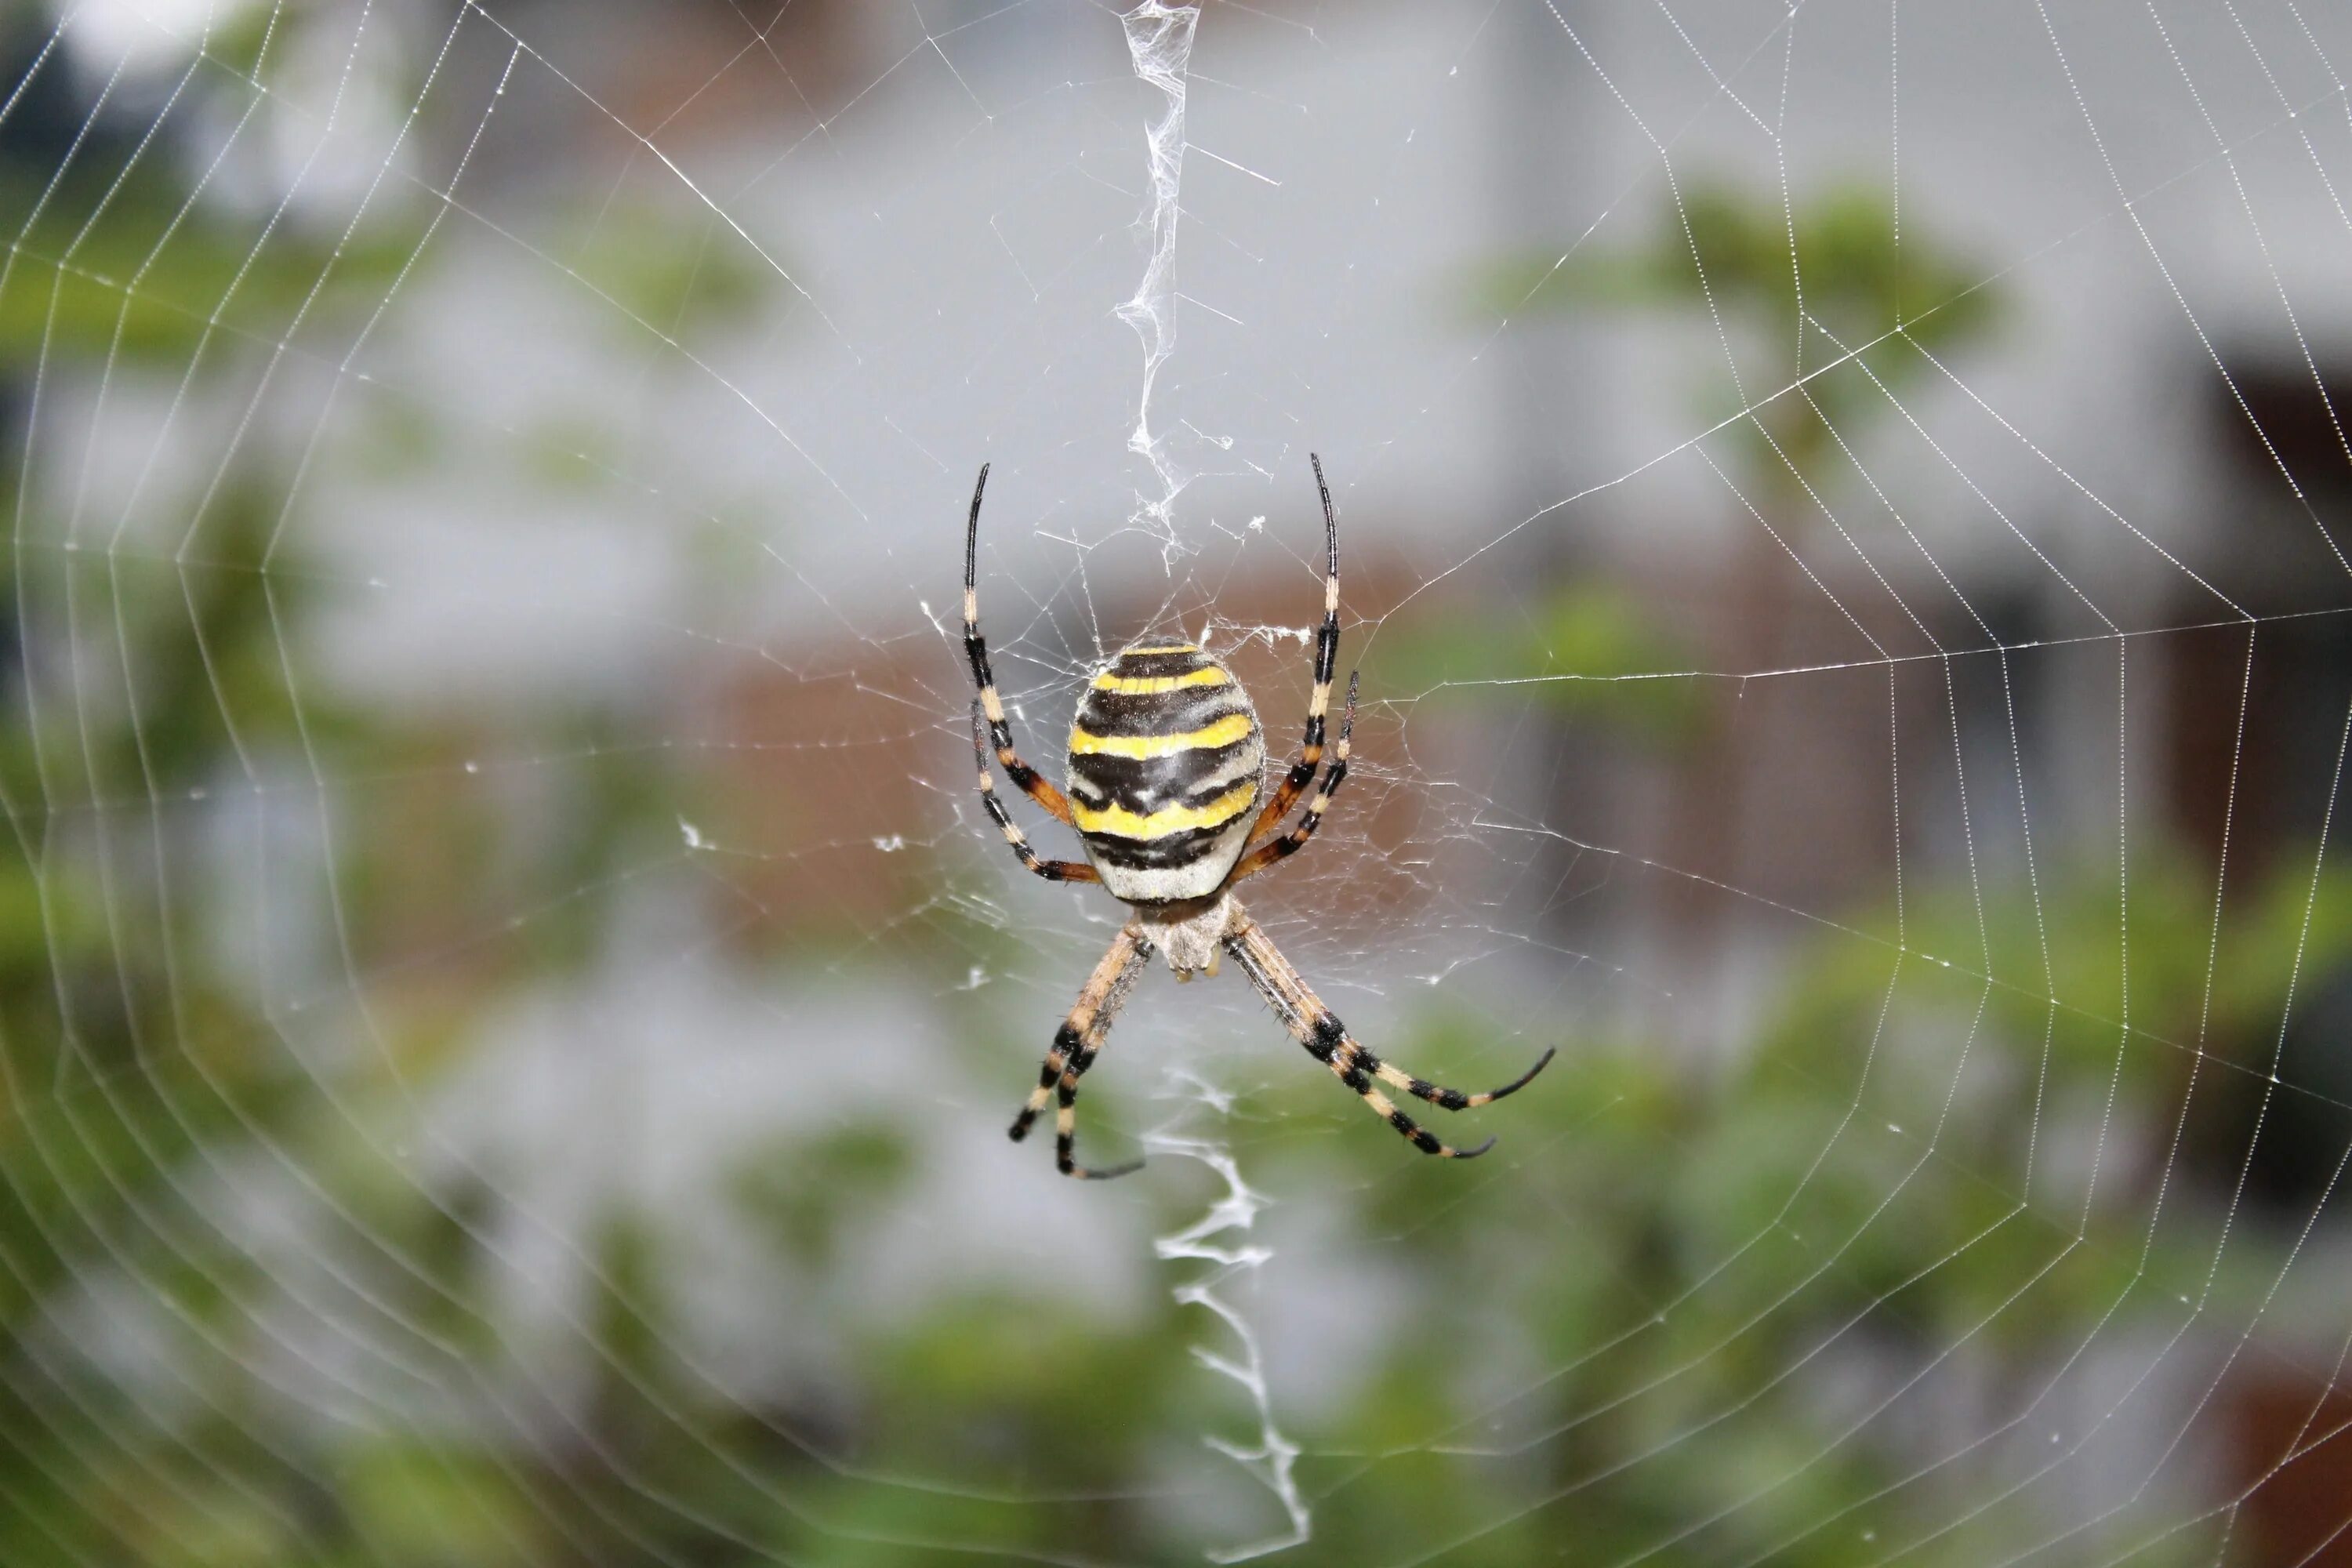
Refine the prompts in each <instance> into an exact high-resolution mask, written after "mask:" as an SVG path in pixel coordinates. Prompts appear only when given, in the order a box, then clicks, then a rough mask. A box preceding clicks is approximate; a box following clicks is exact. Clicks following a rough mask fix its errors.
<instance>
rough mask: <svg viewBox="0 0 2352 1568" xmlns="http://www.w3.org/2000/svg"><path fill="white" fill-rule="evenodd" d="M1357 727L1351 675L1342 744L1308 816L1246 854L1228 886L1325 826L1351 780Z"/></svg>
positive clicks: (1295, 850)
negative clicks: (1334, 798) (1351, 741)
mask: <svg viewBox="0 0 2352 1568" xmlns="http://www.w3.org/2000/svg"><path fill="white" fill-rule="evenodd" d="M1355 730H1356V678H1355V677H1354V676H1353V675H1350V676H1349V677H1348V706H1347V708H1346V710H1343V711H1342V712H1341V713H1340V715H1339V744H1338V745H1337V746H1334V747H1333V748H1332V749H1331V766H1330V769H1329V771H1328V772H1327V773H1324V775H1323V784H1322V787H1321V788H1319V789H1318V790H1317V791H1316V792H1315V798H1314V799H1313V800H1310V801H1308V802H1307V815H1306V816H1302V817H1300V818H1299V819H1298V826H1296V827H1294V828H1292V829H1291V830H1290V831H1289V832H1287V833H1286V834H1284V835H1283V836H1282V837H1279V838H1269V839H1267V840H1266V841H1265V843H1263V844H1261V845H1259V846H1258V847H1256V848H1255V849H1253V850H1251V851H1250V852H1249V853H1248V854H1246V855H1244V856H1243V857H1242V858H1241V861H1240V863H1239V864H1237V865H1235V866H1234V871H1233V875H1232V876H1231V877H1229V878H1227V879H1226V881H1227V884H1228V885H1230V884H1232V883H1234V882H1238V881H1241V880H1242V879H1244V878H1247V877H1255V876H1256V875H1257V874H1258V873H1259V872H1260V871H1263V870H1265V868H1267V867H1268V866H1271V865H1273V864H1275V863H1276V861H1279V860H1282V859H1285V858H1287V857H1289V856H1292V855H1296V854H1297V853H1298V852H1299V851H1300V850H1301V849H1304V848H1306V847H1307V840H1309V839H1311V838H1313V837H1315V831H1316V829H1317V828H1319V827H1321V826H1323V814H1324V813H1325V812H1326V811H1328V809H1330V805H1331V797H1332V796H1333V795H1337V794H1339V785H1340V784H1343V783H1345V782H1346V780H1347V777H1348V742H1349V738H1350V737H1351V736H1352V735H1353V734H1354V733H1355Z"/></svg>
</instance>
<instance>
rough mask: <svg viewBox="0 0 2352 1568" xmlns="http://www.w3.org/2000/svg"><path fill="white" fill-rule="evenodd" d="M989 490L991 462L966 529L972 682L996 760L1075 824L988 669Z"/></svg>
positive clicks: (967, 647)
mask: <svg viewBox="0 0 2352 1568" xmlns="http://www.w3.org/2000/svg"><path fill="white" fill-rule="evenodd" d="M986 489H988V465H987V464H986V463H982V465H981V466H980V482H979V483H978V484H976V485H974V486H972V488H971V520H970V521H967V522H966V523H965V524H964V531H963V652H964V658H966V659H968V660H970V661H971V679H972V684H973V685H975V686H977V687H978V688H979V689H980V708H981V711H982V712H984V713H985V714H987V716H988V733H989V739H990V740H991V741H992V742H994V743H995V746H996V762H997V765H998V766H1000V767H1002V768H1003V770H1004V776H1005V777H1007V778H1009V779H1011V780H1012V781H1013V784H1014V786H1015V787H1016V788H1018V789H1019V790H1020V791H1021V792H1022V793H1023V794H1024V795H1027V796H1028V797H1029V798H1030V799H1031V800H1034V801H1035V802H1036V803H1037V804H1038V805H1042V806H1044V807H1045V809H1046V810H1047V811H1048V812H1050V813H1052V814H1053V816H1054V817H1055V820H1056V821H1058V822H1060V823H1062V824H1063V825H1064V826H1076V819H1075V818H1074V817H1072V816H1071V815H1070V803H1069V801H1068V800H1067V799H1066V798H1065V797H1064V795H1063V794H1062V792H1061V791H1060V790H1058V789H1055V787H1054V786H1053V785H1052V784H1049V783H1047V782H1046V781H1045V779H1044V778H1042V777H1040V776H1039V774H1038V773H1037V770H1036V769H1034V768H1033V767H1031V766H1030V765H1029V764H1028V763H1024V762H1023V761H1022V760H1021V753H1020V752H1016V751H1014V750H1013V726H1012V725H1011V724H1010V723H1008V722H1006V721H1005V718H1004V699H1003V697H1001V696H999V695H998V694H997V690H996V672H995V671H994V670H992V669H991V668H989V664H988V642H987V639H985V638H984V637H982V636H981V635H980V585H979V584H980V577H979V571H980V498H981V493H982V491H984V490H986ZM982 771H983V772H984V771H985V770H984V769H983V770H982ZM1001 820H1002V818H1001V817H1000V821H1001Z"/></svg>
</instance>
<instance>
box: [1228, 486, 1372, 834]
mask: <svg viewBox="0 0 2352 1568" xmlns="http://www.w3.org/2000/svg"><path fill="white" fill-rule="evenodd" d="M1307 461H1308V462H1310V463H1312V464H1314V465H1315V489H1316V490H1317V492H1318V493H1319V494H1320V495H1321V496H1322V498H1323V626H1322V628H1321V629H1320V630H1318V632H1317V633H1316V634H1315V689H1314V690H1313V691H1311V692H1309V693H1308V694H1307V738H1306V740H1305V741H1304V742H1302V743H1301V744H1300V746H1299V749H1298V760H1297V762H1295V763H1291V764H1290V772H1289V773H1288V774H1287V775H1286V776H1285V777H1284V779H1283V781H1282V783H1281V784H1279V785H1277V786H1276V789H1275V792H1274V794H1273V795H1271V796H1270V797H1268V799H1267V801H1266V803H1265V809H1264V810H1263V811H1261V812H1259V813H1258V814H1257V821H1255V823H1253V824H1251V825H1250V832H1249V836H1250V837H1252V838H1255V837H1257V836H1258V835H1259V834H1261V833H1264V832H1265V830H1266V829H1268V828H1270V827H1272V826H1274V825H1275V824H1276V823H1277V822H1280V821H1281V820H1282V819H1283V818H1284V817H1286V816H1289V815H1290V808H1291V806H1292V805H1296V804H1297V800H1298V797H1299V795H1301V794H1302V793H1303V792H1304V791H1305V790H1306V788H1307V785H1308V784H1313V783H1314V782H1315V770H1316V769H1317V768H1318V767H1320V766H1321V765H1322V763H1323V716H1324V714H1325V712H1326V711H1327V710H1328V709H1329V708H1330V706H1331V677H1332V674H1333V672H1334V671H1335V670H1337V669H1338V668H1339V518H1338V516H1337V515H1335V514H1334V513H1333V512H1332V510H1331V487H1330V486H1328V485H1327V484H1325V483H1324V482H1323V459H1322V458H1318V457H1317V456H1316V455H1315V454H1314V453H1312V452H1309V453H1307ZM1355 684H1356V678H1355V677H1354V676H1352V675H1350V676H1349V678H1348V686H1349V690H1350V691H1352V690H1353V689H1355Z"/></svg>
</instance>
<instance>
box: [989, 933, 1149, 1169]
mask: <svg viewBox="0 0 2352 1568" xmlns="http://www.w3.org/2000/svg"><path fill="white" fill-rule="evenodd" d="M1150 957H1151V943H1150V941H1149V940H1148V939H1147V938H1146V937H1145V936H1144V935H1143V933H1142V931H1140V930H1139V928H1137V927H1136V926H1135V925H1133V924H1129V925H1128V926H1126V927H1125V928H1124V929H1122V930H1121V931H1119V933H1118V936H1117V937H1115V938H1113V939H1112V941H1111V944H1110V951H1108V952H1106V953H1104V954H1103V957H1102V962H1101V963H1097V964H1096V965H1095V972H1094V973H1092V974H1090V975H1088V976H1087V983H1086V985H1085V987H1084V988H1083V989H1081V990H1080V991H1079V993H1078V1000H1077V1005H1076V1006H1074V1007H1072V1008H1071V1009H1070V1016H1068V1017H1067V1018H1066V1019H1064V1020H1063V1021H1062V1026H1061V1027H1060V1028H1059V1029H1057V1030H1055V1032H1054V1044H1053V1047H1052V1048H1050V1049H1049V1050H1047V1051H1046V1053H1045V1067H1044V1068H1043V1069H1042V1070H1040V1071H1039V1073H1038V1075H1037V1087H1036V1088H1035V1089H1032V1090H1031V1091H1030V1093H1029V1099H1028V1100H1027V1102H1026V1103H1025V1104H1024V1105H1023V1106H1022V1107H1021V1113H1020V1114H1019V1115H1018V1116H1015V1117H1014V1118H1013V1125H1012V1126H1011V1127H1010V1128H1009V1129H1007V1133H1008V1135H1009V1136H1010V1137H1011V1138H1012V1139H1013V1142H1016V1143H1018V1142H1021V1140H1023V1139H1024V1138H1026V1137H1027V1136H1028V1135H1029V1129H1030V1128H1031V1127H1033V1126H1034V1125H1035V1124H1036V1121H1037V1118H1038V1117H1039V1116H1040V1115H1042V1114H1043V1113H1044V1112H1045V1107H1046V1105H1047V1104H1048V1103H1049V1102H1051V1101H1053V1100H1056V1099H1058V1100H1060V1102H1061V1103H1060V1107H1059V1109H1058V1110H1057V1111H1056V1112H1055V1118H1054V1163H1055V1168H1056V1169H1058V1170H1059V1171H1060V1172H1061V1173H1062V1174H1064V1175H1066V1176H1074V1177H1076V1178H1077V1179H1078V1180H1080V1181H1094V1182H1101V1181H1108V1180H1110V1179H1111V1178H1112V1177H1114V1176H1124V1175H1126V1174H1128V1173H1129V1172H1131V1171H1134V1170H1136V1169H1138V1168H1139V1167H1140V1166H1141V1165H1142V1163H1143V1162H1142V1161H1140V1160H1134V1161H1130V1162H1129V1163H1126V1164H1124V1165H1108V1166H1105V1167H1104V1168H1103V1169H1101V1170H1098V1171H1097V1170H1089V1169H1087V1167H1086V1166H1084V1165H1081V1164H1079V1163H1077V1158H1076V1152H1077V1137H1078V1079H1081V1078H1083V1077H1085V1076H1086V1072H1087V1068H1090V1067H1092V1066H1094V1064H1095V1058H1096V1056H1097V1054H1099V1053H1100V1051H1101V1050H1102V1046H1103V1041H1104V1039H1105V1038H1106V1037H1108V1035H1109V1033H1110V1026H1111V1024H1112V1023H1113V1021H1114V1020H1116V1019H1117V1018H1118V1011H1119V1009H1120V1008H1121V1007H1123V1006H1125V1005H1127V998H1128V996H1129V994H1130V993H1131V992H1133V991H1134V989H1135V984H1136V982H1137V981H1138V980H1140V979H1141V978H1142V977H1143V969H1144V964H1145V963H1146V962H1147V961H1148V960H1149V959H1150Z"/></svg>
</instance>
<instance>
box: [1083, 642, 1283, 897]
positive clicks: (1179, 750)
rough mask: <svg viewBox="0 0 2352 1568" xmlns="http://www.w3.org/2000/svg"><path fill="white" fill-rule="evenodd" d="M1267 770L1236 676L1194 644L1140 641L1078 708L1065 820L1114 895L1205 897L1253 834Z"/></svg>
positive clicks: (1091, 686) (1101, 675)
mask: <svg viewBox="0 0 2352 1568" xmlns="http://www.w3.org/2000/svg"><path fill="white" fill-rule="evenodd" d="M1264 772H1265V736H1264V734H1263V733H1261V731H1259V729H1258V722H1257V710H1255V708H1254V707H1252V706H1251V704H1250V700H1249V693H1247V692H1246V691H1244V690H1243V689H1242V687H1241V683H1240V682H1239V681H1237V680H1235V679H1234V678H1233V674H1232V672H1231V671H1229V670H1228V669H1226V668H1225V667H1224V666H1223V665H1222V664H1220V663H1219V662H1217V660H1216V659H1215V658H1212V657H1211V656H1209V655H1208V654H1205V653H1203V652H1202V651H1201V650H1200V648H1198V647H1195V646H1193V645H1192V644H1191V643H1168V642H1156V643H1155V642H1144V643H1139V644H1137V645H1136V646H1134V647H1129V648H1128V649H1126V650H1125V651H1123V652H1121V653H1120V654H1119V656H1118V658H1114V659H1112V660H1111V661H1110V662H1109V663H1108V664H1107V665H1105V666H1104V667H1103V668H1101V669H1100V670H1099V671H1097V673H1096V675H1095V677H1094V679H1093V680H1092V681H1091V682H1089V683H1088V685H1087V694H1086V700H1084V701H1083V702H1081V703H1080V704H1079V705H1078V714H1077V721H1076V723H1074V724H1073V725H1072V726H1071V728H1070V749H1069V756H1068V768H1067V777H1068V780H1069V792H1070V809H1071V812H1072V814H1073V816H1075V818H1076V821H1075V823H1074V824H1073V826H1076V828H1077V830H1078V835H1079V837H1080V839H1081V841H1082V842H1083V843H1084V844H1085V846H1086V851H1087V860H1088V861H1090V862H1091V863H1092V864H1093V866H1094V868H1095V870H1096V872H1097V874H1098V875H1099V876H1100V877H1101V878H1102V883H1103V886H1104V888H1105V889H1108V891H1109V892H1110V894H1111V896H1112V897H1114V898H1118V899H1123V900H1127V901H1128V902H1129V903H1132V904H1166V903H1179V902H1182V901H1184V900H1191V899H1204V898H1207V897H1209V896H1210V895H1211V894H1213V893H1214V892H1216V891H1217V889H1219V888H1221V887H1222V886H1223V885H1224V882H1225V879H1226V876H1227V874H1228V873H1229V872H1231V871H1232V870H1233V868H1234V862H1235V861H1236V860H1238V859H1239V858H1241V854H1242V851H1243V849H1244V847H1246V846H1247V844H1248V842H1249V837H1250V832H1251V827H1252V825H1253V824H1254V823H1255V821H1256V816H1257V806H1258V804H1259V801H1258V795H1259V787H1260V784H1261V779H1260V775H1261V774H1262V773H1264Z"/></svg>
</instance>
